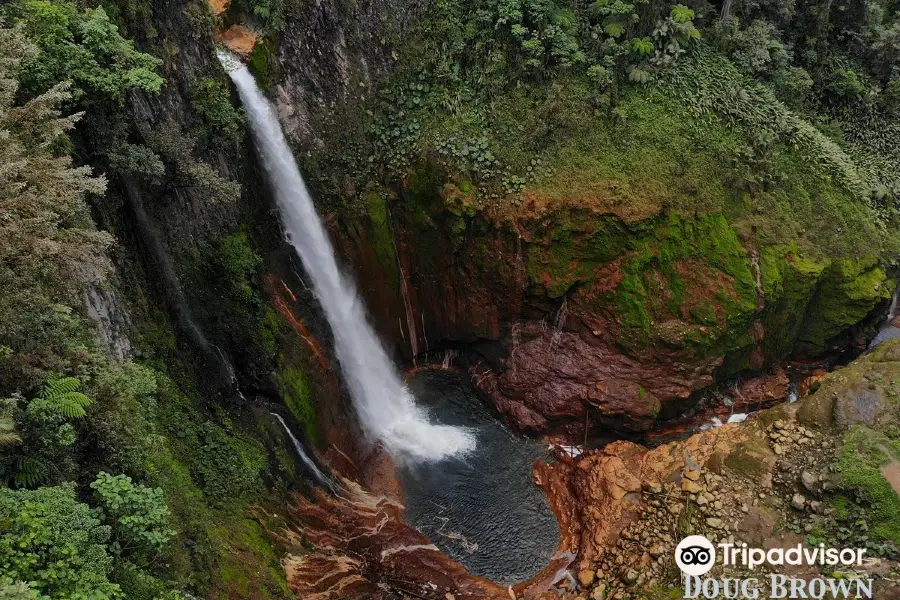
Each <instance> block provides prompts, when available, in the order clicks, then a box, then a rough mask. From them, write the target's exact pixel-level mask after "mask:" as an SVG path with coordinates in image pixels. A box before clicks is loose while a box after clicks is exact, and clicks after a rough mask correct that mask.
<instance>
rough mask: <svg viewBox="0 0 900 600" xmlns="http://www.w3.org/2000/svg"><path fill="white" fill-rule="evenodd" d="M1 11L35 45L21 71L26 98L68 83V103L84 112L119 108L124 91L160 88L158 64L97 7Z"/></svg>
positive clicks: (25, 3) (32, 6) (18, 5)
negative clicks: (102, 107) (100, 106)
mask: <svg viewBox="0 0 900 600" xmlns="http://www.w3.org/2000/svg"><path fill="white" fill-rule="evenodd" d="M4 12H5V13H6V15H7V16H8V17H10V18H11V21H12V23H13V24H14V25H17V26H20V27H21V28H22V31H24V33H25V34H26V35H27V36H28V37H29V39H31V40H32V41H33V42H34V43H35V44H36V45H37V50H38V51H37V52H35V53H33V54H32V55H31V56H29V57H28V58H27V59H26V60H25V61H24V63H23V66H22V90H21V91H22V92H23V93H24V94H25V95H26V96H32V95H37V94H41V93H43V92H45V91H47V90H49V89H50V88H52V87H54V86H55V85H57V84H58V82H60V81H72V82H73V87H72V100H73V101H74V102H76V103H77V104H78V105H79V106H81V107H87V106H89V105H91V104H95V103H99V102H112V103H116V104H121V103H122V102H123V101H124V99H125V94H126V93H127V92H128V91H130V90H143V91H146V92H158V91H159V90H160V88H161V87H162V85H163V82H164V80H163V78H162V77H160V76H159V75H157V74H156V72H155V70H156V68H157V67H159V65H161V64H162V61H160V60H159V59H157V58H154V57H152V56H150V55H149V54H144V53H142V52H138V51H137V50H135V48H134V44H133V43H132V42H131V41H130V40H126V39H125V38H123V37H122V36H121V35H120V34H119V30H118V28H117V27H116V26H115V24H114V23H112V22H111V21H110V20H109V17H108V16H107V14H106V12H105V11H104V10H103V8H94V9H90V8H89V9H86V10H83V11H82V10H79V9H78V7H77V6H76V5H75V4H74V3H72V2H51V1H49V0H17V1H14V2H11V3H10V4H9V5H8V6H7V7H6V9H5V10H4Z"/></svg>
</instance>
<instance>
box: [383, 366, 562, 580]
mask: <svg viewBox="0 0 900 600" xmlns="http://www.w3.org/2000/svg"><path fill="white" fill-rule="evenodd" d="M407 384H408V386H409V388H410V391H412V393H413V395H414V396H415V397H416V400H417V404H418V405H419V406H420V407H422V408H423V409H425V410H427V411H428V412H429V416H430V418H431V419H432V420H433V421H434V422H435V423H439V424H441V425H452V426H457V427H462V428H466V429H467V430H469V432H470V433H471V435H472V436H473V437H474V438H475V440H476V445H475V450H474V451H472V452H469V453H468V454H465V455H460V456H458V457H449V458H445V459H443V460H441V461H438V462H430V463H420V464H411V465H406V466H403V467H401V468H400V479H401V483H402V485H403V490H404V495H405V498H404V501H405V505H406V509H407V512H406V518H407V520H408V521H409V522H410V523H412V524H413V525H414V526H415V527H416V528H417V529H418V530H419V531H421V532H422V533H423V534H425V535H426V536H428V538H430V539H431V541H433V542H434V543H435V545H437V546H438V547H439V548H440V549H441V550H442V551H444V552H445V553H446V554H448V555H449V556H450V557H452V558H453V559H455V560H457V561H459V562H460V563H461V564H462V565H463V566H465V567H466V568H467V569H468V570H469V572H471V573H472V574H474V575H478V576H481V577H486V578H488V579H491V580H493V581H495V582H497V583H501V584H506V583H514V582H518V581H523V580H525V579H528V578H530V577H531V576H533V575H535V574H536V573H537V572H538V571H540V570H541V569H542V568H543V567H545V566H546V565H547V563H548V562H549V561H550V558H551V557H552V556H553V554H554V553H555V552H556V549H557V546H558V545H559V540H560V532H559V525H558V523H557V521H556V517H555V515H554V514H553V511H551V510H550V507H549V505H548V503H547V498H546V496H545V494H544V491H543V490H542V489H541V488H539V487H538V486H537V485H535V484H534V482H533V481H532V479H531V471H532V466H533V465H534V462H535V461H536V460H538V459H544V460H548V461H549V460H552V457H551V455H550V452H549V451H548V450H547V445H546V444H545V443H543V442H541V441H540V440H537V439H534V438H529V437H526V436H522V435H517V434H515V433H513V432H512V431H510V430H509V429H507V428H506V427H505V426H504V425H503V424H502V423H501V422H500V421H499V420H498V419H497V418H496V417H495V416H494V415H493V414H491V412H490V411H489V410H488V409H487V408H486V407H485V405H484V403H483V402H482V400H481V398H480V397H479V396H478V393H477V391H476V390H475V388H474V387H473V385H472V383H471V382H470V380H469V377H468V376H467V375H466V374H465V373H461V372H458V371H438V370H426V371H420V372H417V373H416V374H415V375H413V376H412V377H411V378H410V379H409V381H408V382H407Z"/></svg>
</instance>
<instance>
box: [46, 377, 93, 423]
mask: <svg viewBox="0 0 900 600" xmlns="http://www.w3.org/2000/svg"><path fill="white" fill-rule="evenodd" d="M80 386H81V382H80V381H79V380H78V379H77V378H75V377H53V378H50V379H48V380H47V383H46V384H45V385H44V389H43V391H41V395H40V397H41V399H43V400H46V401H47V402H48V404H49V406H50V408H51V409H52V410H54V411H56V412H58V413H60V414H62V415H64V416H66V417H69V418H70V419H80V418H82V417H84V416H85V414H87V413H86V412H85V410H84V409H85V408H87V407H88V406H90V404H91V399H90V398H88V397H87V396H85V395H84V394H82V393H81V392H79V391H77V390H78V388H79V387H80Z"/></svg>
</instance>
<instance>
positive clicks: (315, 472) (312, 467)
mask: <svg viewBox="0 0 900 600" xmlns="http://www.w3.org/2000/svg"><path fill="white" fill-rule="evenodd" d="M269 414H271V415H272V416H273V417H275V418H276V419H277V420H278V422H279V423H281V426H282V427H284V431H285V432H286V433H287V434H288V437H289V438H291V443H293V444H294V450H296V451H297V456H299V457H300V460H302V461H303V464H305V465H306V467H307V468H308V469H309V472H310V473H311V474H312V476H313V477H314V478H315V480H316V481H317V482H318V483H319V484H320V485H323V486H325V487H328V488H331V487H332V484H331V479H330V478H329V477H328V476H327V475H325V473H323V472H322V470H321V469H319V467H318V466H317V465H316V463H315V462H313V459H311V458H310V457H309V455H308V454H307V453H306V451H305V450H304V449H303V444H301V443H300V440H298V439H297V436H295V435H294V432H293V431H291V428H290V427H288V424H287V423H285V422H284V419H282V418H281V415H279V414H278V413H274V412H273V413H269Z"/></svg>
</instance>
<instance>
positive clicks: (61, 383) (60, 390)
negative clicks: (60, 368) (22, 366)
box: [41, 377, 81, 398]
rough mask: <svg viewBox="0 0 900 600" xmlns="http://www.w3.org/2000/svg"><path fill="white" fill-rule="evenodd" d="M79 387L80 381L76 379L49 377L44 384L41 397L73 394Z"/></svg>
mask: <svg viewBox="0 0 900 600" xmlns="http://www.w3.org/2000/svg"><path fill="white" fill-rule="evenodd" d="M79 387H81V381H79V380H78V378H77V377H51V378H50V379H48V380H47V383H45V384H44V390H43V391H42V392H41V397H43V398H52V397H54V396H56V395H57V394H67V393H69V392H74V391H75V390H77V389H78V388H79Z"/></svg>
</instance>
